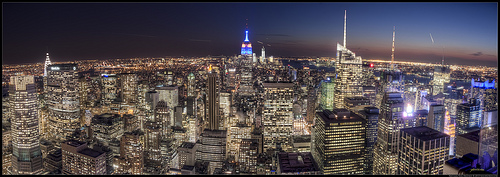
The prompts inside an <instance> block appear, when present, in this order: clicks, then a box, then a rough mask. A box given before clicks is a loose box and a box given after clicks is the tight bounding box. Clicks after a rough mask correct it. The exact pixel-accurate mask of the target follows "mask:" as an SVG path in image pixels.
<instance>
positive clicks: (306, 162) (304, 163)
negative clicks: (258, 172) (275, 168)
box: [278, 152, 319, 173]
mask: <svg viewBox="0 0 500 177" xmlns="http://www.w3.org/2000/svg"><path fill="white" fill-rule="evenodd" d="M278 158H279V166H280V171H281V173H291V172H310V171H319V167H318V165H317V164H316V162H315V161H314V159H313V157H312V154H311V153H310V152H299V153H295V152H294V153H290V152H289V153H287V152H280V153H279V154H278Z"/></svg>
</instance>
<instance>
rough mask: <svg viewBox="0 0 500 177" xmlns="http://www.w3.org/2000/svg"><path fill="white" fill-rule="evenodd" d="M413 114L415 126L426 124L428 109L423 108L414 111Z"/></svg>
mask: <svg viewBox="0 0 500 177" xmlns="http://www.w3.org/2000/svg"><path fill="white" fill-rule="evenodd" d="M414 115H415V121H416V124H415V126H416V127H418V126H427V116H428V115H429V111H427V110H425V109H422V110H417V111H415V113H414Z"/></svg>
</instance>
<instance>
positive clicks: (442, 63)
mask: <svg viewBox="0 0 500 177" xmlns="http://www.w3.org/2000/svg"><path fill="white" fill-rule="evenodd" d="M441 65H442V66H444V45H443V59H441Z"/></svg>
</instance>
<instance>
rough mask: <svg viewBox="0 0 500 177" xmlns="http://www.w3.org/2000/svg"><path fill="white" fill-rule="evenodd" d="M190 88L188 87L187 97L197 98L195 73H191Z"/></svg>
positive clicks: (189, 78) (189, 77)
mask: <svg viewBox="0 0 500 177" xmlns="http://www.w3.org/2000/svg"><path fill="white" fill-rule="evenodd" d="M187 79H188V87H187V96H188V97H192V96H196V95H195V91H196V78H195V76H194V74H193V73H189V75H188V77H187Z"/></svg>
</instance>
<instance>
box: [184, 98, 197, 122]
mask: <svg viewBox="0 0 500 177" xmlns="http://www.w3.org/2000/svg"><path fill="white" fill-rule="evenodd" d="M186 114H187V116H192V117H196V97H194V96H188V97H187V106H186Z"/></svg>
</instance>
